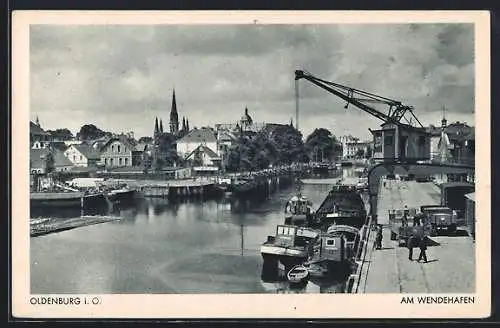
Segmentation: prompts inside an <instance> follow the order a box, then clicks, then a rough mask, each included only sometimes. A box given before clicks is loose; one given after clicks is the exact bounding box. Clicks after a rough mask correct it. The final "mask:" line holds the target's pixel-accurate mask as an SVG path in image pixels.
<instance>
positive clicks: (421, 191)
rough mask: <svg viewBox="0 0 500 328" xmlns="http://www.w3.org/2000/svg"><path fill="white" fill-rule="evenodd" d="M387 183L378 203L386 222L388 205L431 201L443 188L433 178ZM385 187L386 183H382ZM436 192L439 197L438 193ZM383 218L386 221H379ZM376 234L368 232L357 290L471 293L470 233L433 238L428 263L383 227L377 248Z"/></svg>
mask: <svg viewBox="0 0 500 328" xmlns="http://www.w3.org/2000/svg"><path fill="white" fill-rule="evenodd" d="M390 182H391V183H392V185H391V186H390V187H389V186H388V184H386V187H385V190H384V189H382V190H381V194H380V201H381V202H380V204H379V206H378V210H379V211H378V212H379V213H380V214H379V223H381V224H384V225H385V224H387V223H388V222H387V218H384V216H385V217H386V216H387V215H382V213H387V210H388V209H389V207H390V206H391V207H392V205H394V206H395V207H394V208H398V207H399V208H401V207H400V205H402V206H403V207H404V205H405V204H406V205H408V207H413V206H420V205H424V204H432V203H433V202H434V203H435V202H436V200H437V196H439V193H437V191H436V188H437V187H436V186H434V185H433V184H430V183H416V182H414V181H405V182H399V183H398V182H395V181H390ZM381 188H384V187H383V186H382V187H381ZM436 195H437V196H436ZM381 218H384V220H382V221H381V220H380V219H381ZM374 237H375V234H374V233H373V234H370V241H369V243H368V247H369V249H368V251H367V255H366V258H365V263H364V265H363V270H362V272H361V277H360V285H359V288H358V292H359V293H473V292H475V269H476V266H475V247H474V245H475V244H474V243H473V241H472V238H470V237H469V236H466V233H465V231H464V230H461V229H459V233H458V235H457V236H437V237H432V238H431V240H432V241H433V243H432V245H431V246H429V247H428V249H427V259H428V261H429V262H428V263H423V262H421V263H418V262H417V261H416V259H417V258H418V255H419V253H420V250H419V249H418V248H415V249H414V250H413V259H414V261H410V260H409V259H408V248H406V247H399V246H398V242H397V241H392V240H390V231H389V229H388V228H387V227H385V228H384V230H383V240H382V246H383V247H382V249H381V250H373V248H372V245H373V240H374Z"/></svg>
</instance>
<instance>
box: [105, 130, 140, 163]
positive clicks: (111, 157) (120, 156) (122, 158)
mask: <svg viewBox="0 0 500 328" xmlns="http://www.w3.org/2000/svg"><path fill="white" fill-rule="evenodd" d="M134 150H135V145H134V144H133V143H132V142H131V141H130V140H129V139H127V138H125V137H113V138H111V139H109V140H108V141H107V142H106V143H105V144H104V145H103V146H102V148H101V164H103V165H104V166H105V167H108V168H109V167H122V166H132V153H133V152H134Z"/></svg>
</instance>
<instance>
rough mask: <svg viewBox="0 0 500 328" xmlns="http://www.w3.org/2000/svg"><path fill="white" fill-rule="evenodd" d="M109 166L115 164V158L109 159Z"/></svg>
mask: <svg viewBox="0 0 500 328" xmlns="http://www.w3.org/2000/svg"><path fill="white" fill-rule="evenodd" d="M109 166H113V159H112V158H110V159H109Z"/></svg>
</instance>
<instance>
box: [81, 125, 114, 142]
mask: <svg viewBox="0 0 500 328" xmlns="http://www.w3.org/2000/svg"><path fill="white" fill-rule="evenodd" d="M112 135H113V134H112V133H111V132H105V131H103V130H101V129H99V128H98V127H96V126H95V125H94V124H85V125H84V126H82V127H81V128H80V131H79V132H78V133H77V134H76V137H77V138H78V139H79V140H94V139H99V138H101V137H104V136H108V137H111V136H112Z"/></svg>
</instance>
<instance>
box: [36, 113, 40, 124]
mask: <svg viewBox="0 0 500 328" xmlns="http://www.w3.org/2000/svg"><path fill="white" fill-rule="evenodd" d="M36 125H38V126H40V120H38V115H37V116H36Z"/></svg>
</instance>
